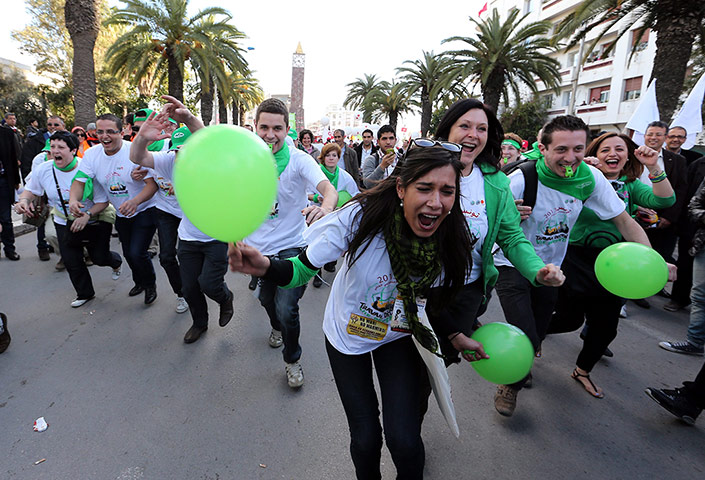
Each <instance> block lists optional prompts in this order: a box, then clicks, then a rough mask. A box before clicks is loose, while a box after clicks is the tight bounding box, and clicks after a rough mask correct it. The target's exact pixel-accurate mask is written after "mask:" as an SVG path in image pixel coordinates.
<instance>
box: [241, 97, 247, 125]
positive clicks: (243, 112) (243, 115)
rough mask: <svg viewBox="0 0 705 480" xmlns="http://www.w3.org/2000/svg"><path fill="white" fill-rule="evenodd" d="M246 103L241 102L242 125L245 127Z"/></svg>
mask: <svg viewBox="0 0 705 480" xmlns="http://www.w3.org/2000/svg"><path fill="white" fill-rule="evenodd" d="M245 113H246V112H245V105H244V104H242V103H241V104H240V126H241V127H244V126H245Z"/></svg>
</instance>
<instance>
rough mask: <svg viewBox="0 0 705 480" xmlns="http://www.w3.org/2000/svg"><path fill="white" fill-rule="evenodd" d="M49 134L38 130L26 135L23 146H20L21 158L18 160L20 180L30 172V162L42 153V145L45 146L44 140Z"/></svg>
mask: <svg viewBox="0 0 705 480" xmlns="http://www.w3.org/2000/svg"><path fill="white" fill-rule="evenodd" d="M48 135H49V132H47V129H46V128H42V129H41V130H38V131H37V132H36V133H34V134H33V135H31V134H29V133H27V138H25V139H24V145H23V146H22V157H21V159H20V164H21V166H22V167H21V169H22V178H23V179H24V178H26V177H27V175H29V172H30V171H31V170H32V160H34V157H36V156H37V154H38V153H39V152H41V151H42V149H43V148H44V145H46V139H47V138H49V137H48Z"/></svg>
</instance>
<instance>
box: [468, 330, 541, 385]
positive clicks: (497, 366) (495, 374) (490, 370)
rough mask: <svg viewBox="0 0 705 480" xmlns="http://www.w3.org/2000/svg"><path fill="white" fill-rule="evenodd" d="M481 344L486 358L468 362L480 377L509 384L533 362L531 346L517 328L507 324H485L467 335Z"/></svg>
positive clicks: (524, 372)
mask: <svg viewBox="0 0 705 480" xmlns="http://www.w3.org/2000/svg"><path fill="white" fill-rule="evenodd" d="M471 338H472V339H473V340H477V341H478V342H480V343H481V344H482V346H483V347H484V349H485V353H487V355H489V356H490V358H488V359H484V360H477V361H475V362H472V363H471V364H470V365H472V366H473V367H474V368H475V371H476V372H477V373H478V374H480V376H481V377H482V378H484V379H485V380H488V381H490V382H492V383H496V384H499V385H509V384H512V383H515V382H518V381H519V380H521V379H522V378H524V377H525V376H526V375H527V374H528V373H529V371H530V370H531V366H532V365H533V363H534V347H533V346H532V345H531V341H530V340H529V337H527V336H526V334H525V333H524V332H522V331H521V329H519V328H517V327H515V326H514V325H509V324H508V323H500V322H498V323H488V324H487V325H483V326H482V327H480V328H478V329H477V330H476V331H475V333H473V334H472V337H471Z"/></svg>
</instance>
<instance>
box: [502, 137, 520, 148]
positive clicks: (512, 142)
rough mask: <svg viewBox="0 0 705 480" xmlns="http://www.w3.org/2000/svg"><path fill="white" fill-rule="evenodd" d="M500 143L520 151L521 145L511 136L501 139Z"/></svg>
mask: <svg viewBox="0 0 705 480" xmlns="http://www.w3.org/2000/svg"><path fill="white" fill-rule="evenodd" d="M502 145H511V146H512V147H514V148H516V149H517V150H519V151H521V145H519V143H518V142H517V141H516V140H512V139H511V138H507V139H505V140H502Z"/></svg>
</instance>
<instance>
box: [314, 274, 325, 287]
mask: <svg viewBox="0 0 705 480" xmlns="http://www.w3.org/2000/svg"><path fill="white" fill-rule="evenodd" d="M321 285H323V280H322V279H321V273H320V272H318V273H317V274H316V276H315V277H313V286H314V287H316V288H321Z"/></svg>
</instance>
